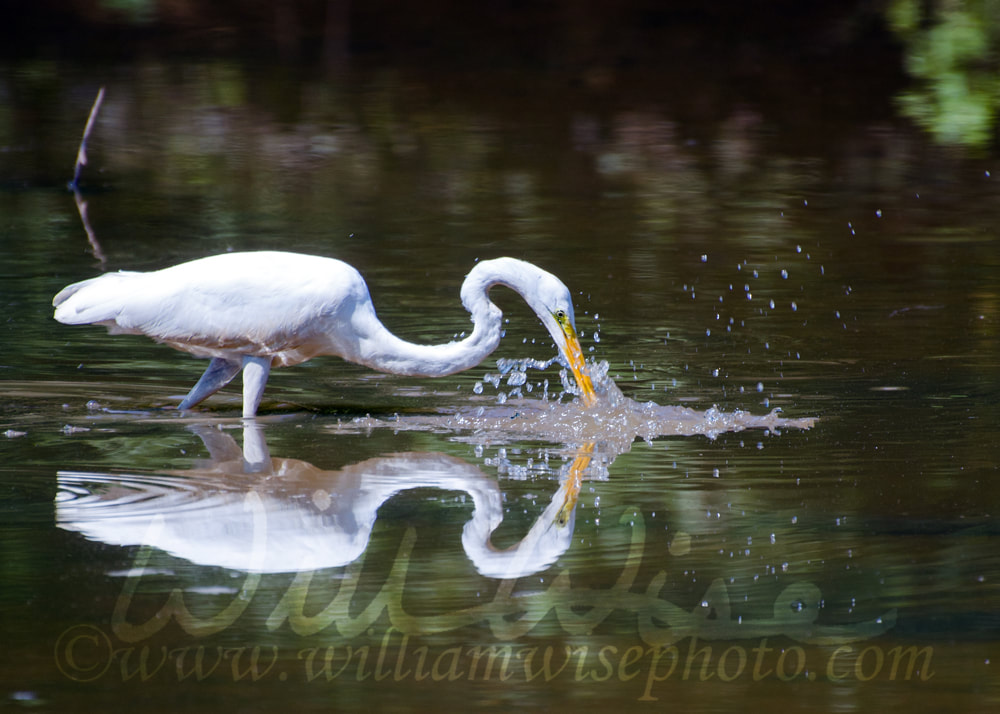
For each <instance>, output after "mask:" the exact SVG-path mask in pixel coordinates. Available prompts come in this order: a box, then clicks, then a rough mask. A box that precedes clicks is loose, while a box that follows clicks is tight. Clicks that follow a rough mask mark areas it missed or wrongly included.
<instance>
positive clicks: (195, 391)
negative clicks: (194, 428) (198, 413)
mask: <svg viewBox="0 0 1000 714" xmlns="http://www.w3.org/2000/svg"><path fill="white" fill-rule="evenodd" d="M242 366H243V365H241V364H240V363H239V362H234V361H233V360H229V359H225V358H223V357H213V358H212V361H211V362H209V364H208V369H206V370H205V374H203V375H201V379H199V380H198V383H197V384H195V385H194V386H193V387H192V388H191V391H190V392H188V395H187V396H186V397H184V401H182V402H181V403H180V404H179V405H178V406H177V408H178V409H190V408H191V407H193V406H195V405H197V404H200V403H201V402H203V401H205V400H206V399H208V398H209V397H210V396H212V395H213V394H215V393H216V392H218V391H219V390H220V389H222V388H223V387H225V386H226V385H227V384H229V383H230V382H231V381H233V377H235V376H236V375H237V374H238V373H239V371H240V369H241V368H242Z"/></svg>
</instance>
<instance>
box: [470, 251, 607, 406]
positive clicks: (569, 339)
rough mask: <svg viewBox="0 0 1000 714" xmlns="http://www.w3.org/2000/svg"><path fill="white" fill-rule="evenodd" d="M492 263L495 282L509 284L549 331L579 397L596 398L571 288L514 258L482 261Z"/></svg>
mask: <svg viewBox="0 0 1000 714" xmlns="http://www.w3.org/2000/svg"><path fill="white" fill-rule="evenodd" d="M485 264H490V265H489V266H488V267H489V268H490V269H492V271H493V272H494V276H495V282H498V283H502V284H504V285H507V286H508V287H510V288H511V289H513V290H514V291H516V292H517V293H519V294H520V295H521V297H523V298H524V300H525V302H527V303H528V305H529V306H530V307H531V309H532V310H534V311H535V314H537V315H538V317H539V319H540V320H541V321H542V324H543V325H545V329H547V330H548V331H549V334H550V335H551V336H552V339H553V341H555V343H556V347H557V348H558V349H559V351H560V352H561V353H562V356H563V359H564V361H565V362H566V365H567V366H568V367H569V368H570V370H571V371H572V372H573V377H574V378H575V379H576V384H577V387H578V388H579V390H580V398H581V399H582V400H583V403H584V404H586V405H587V406H590V405H592V404H593V403H594V402H595V401H597V397H596V393H595V391H594V384H593V382H591V380H590V375H588V374H587V369H586V363H585V361H584V358H583V348H582V347H580V340H579V338H578V337H577V334H576V320H575V318H574V315H573V298H572V296H571V295H570V292H569V288H567V287H566V286H565V285H564V284H563V282H562V281H561V280H560V279H559V278H557V277H556V276H555V275H553V274H552V273H549V272H546V271H544V270H542V269H541V268H539V267H536V266H534V265H532V264H531V263H526V262H524V261H522V260H516V259H514V258H498V259H496V260H491V261H483V262H482V263H480V264H479V266H484V265H485ZM477 267H478V266H477Z"/></svg>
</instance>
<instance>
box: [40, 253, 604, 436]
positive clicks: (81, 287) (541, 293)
mask: <svg viewBox="0 0 1000 714" xmlns="http://www.w3.org/2000/svg"><path fill="white" fill-rule="evenodd" d="M494 285H505V286H507V287H508V288H510V289H512V290H514V292H516V293H518V294H519V295H520V296H521V297H522V298H524V300H525V302H527V303H528V305H529V306H530V307H531V308H532V310H534V311H535V314H536V315H537V316H538V318H539V320H541V322H542V325H543V326H544V327H545V329H546V330H547V331H548V333H549V335H550V336H551V337H552V340H553V341H554V342H555V345H556V348H557V349H558V350H559V352H560V354H561V356H562V359H563V361H564V362H565V363H566V365H567V366H568V367H569V368H570V370H571V371H572V372H573V376H574V377H575V379H576V386H577V389H578V394H579V395H580V399H581V401H582V402H583V403H584V404H585V405H586V406H591V405H593V404H594V403H595V402H596V401H597V395H596V392H595V391H594V385H593V382H592V381H591V379H590V375H589V374H588V371H587V366H586V363H585V361H584V358H583V350H582V349H581V348H580V340H579V339H578V338H577V335H576V323H575V320H574V318H573V300H572V298H571V296H570V292H569V289H568V288H567V287H566V286H565V285H563V283H562V281H560V280H559V278H557V277H556V276H554V275H552V274H551V273H548V272H546V271H544V270H542V269H541V268H538V267H536V266H534V265H532V264H531V263H526V262H524V261H523V260H516V259H514V258H496V259H494V260H483V261H481V262H479V263H478V264H476V265H475V266H474V267H473V268H472V270H470V271H469V274H468V275H467V276H466V278H465V281H464V282H463V283H462V288H461V291H460V294H461V298H462V305H464V306H465V309H466V310H468V311H469V313H470V314H471V315H472V324H473V330H472V333H471V334H470V335H469V336H468V337H466V338H465V339H463V340H457V341H453V342H449V343H447V344H443V345H418V344H414V343H412V342H406V341H405V340H402V339H400V338H398V337H396V336H395V335H393V334H392V333H391V332H389V330H387V329H386V328H385V326H384V325H383V324H382V322H381V321H380V320H379V319H378V317H377V316H376V314H375V307H374V305H373V304H372V300H371V297H370V296H369V294H368V286H367V285H366V284H365V281H364V278H362V277H361V274H360V273H359V272H358V271H357V270H355V269H354V268H352V267H351V266H350V265H347V264H346V263H343V262H341V261H339V260H334V259H332V258H323V257H320V256H315V255H300V254H298V253H282V252H276V251H262V252H256V253H224V254H222V255H216V256H212V257H209V258H201V259H200V260H192V261H191V262H188V263H181V264H180V265H175V266H173V267H170V268H164V269H162V270H156V271H152V272H148V273H137V272H124V271H123V272H118V273H107V274H105V275H101V276H99V277H96V278H91V279H90V280H84V281H82V282H79V283H74V284H73V285H68V286H67V287H65V288H63V289H62V290H61V291H60V292H59V293H58V294H57V295H56V296H55V298H53V300H52V304H53V306H54V307H55V308H56V310H55V318H56V319H57V320H58V321H59V322H62V323H64V324H67V325H91V324H92V325H104V326H105V327H107V328H108V329H109V330H110V331H111V332H112V333H125V334H132V335H146V336H148V337H152V338H153V339H154V340H156V341H157V342H163V343H164V344H167V345H170V346H171V347H173V348H175V349H178V350H183V351H184V352H189V353H191V354H193V355H195V356H196V357H210V358H212V362H211V363H210V364H209V366H208V369H207V370H206V371H205V374H204V375H202V377H201V379H200V380H198V383H197V384H196V385H195V386H194V388H193V389H192V390H191V392H190V393H189V394H188V395H187V397H185V398H184V400H183V401H182V402H181V404H180V406H181V408H182V409H189V408H191V407H193V406H194V405H195V404H198V403H199V402H201V401H202V400H203V399H205V398H206V397H208V396H210V395H211V394H213V393H215V392H216V391H218V390H219V389H220V388H222V387H223V386H225V385H226V384H227V383H228V382H229V381H230V380H231V379H232V378H233V377H235V376H236V373H237V372H238V371H239V370H240V369H241V368H242V369H243V416H245V417H252V416H255V415H256V414H257V408H258V407H259V406H260V401H261V397H262V395H263V393H264V387H265V386H266V385H267V378H268V375H269V374H270V370H271V367H288V366H291V365H295V364H300V363H302V362H305V361H306V360H309V359H312V358H313V357H318V356H320V355H336V356H338V357H342V358H343V359H346V360H348V361H350V362H355V363H357V364H362V365H365V366H367V367H371V368H372V369H375V370H378V371H379V372H387V373H389V374H401V375H406V376H411V377H444V376H447V375H449V374H455V373H456V372H461V371H463V370H466V369H471V368H472V367H475V366H476V365H477V364H479V363H480V362H482V361H483V360H484V359H485V358H486V357H487V355H489V354H490V353H491V352H493V350H495V349H496V347H497V345H498V344H500V337H501V334H502V329H501V328H502V323H503V314H502V313H501V312H500V308H498V307H497V306H496V305H495V304H494V303H493V302H491V301H490V297H489V291H490V289H491V288H492V287H493V286H494Z"/></svg>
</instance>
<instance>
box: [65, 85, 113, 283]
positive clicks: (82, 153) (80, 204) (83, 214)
mask: <svg viewBox="0 0 1000 714" xmlns="http://www.w3.org/2000/svg"><path fill="white" fill-rule="evenodd" d="M103 101H104V87H101V89H100V91H98V92H97V99H95V100H94V106H92V107H91V108H90V116H89V117H87V126H86V127H84V129H83V138H82V139H81V140H80V149H79V150H78V151H77V152H76V167H75V168H74V169H73V180H72V181H70V182H69V187H70V189H72V191H73V198H74V199H75V200H76V210H77V211H78V212H79V213H80V220H81V221H83V230H85V231H86V232H87V242H89V243H90V249H91V251H92V252H93V253H94V257H95V258H97V260H98V261H100V263H101V265H104V263H105V262H106V261H107V258H105V257H104V251H103V250H101V244H100V243H98V242H97V235H96V234H95V233H94V229H93V228H91V227H90V219H89V218H88V217H87V202H86V201H84V200H83V196H81V195H80V171H81V170H82V169H83V167H84V166H86V164H87V139H89V138H90V132H91V131H93V130H94V123H95V122H96V121H97V112H99V111H100V110H101V102H103Z"/></svg>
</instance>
